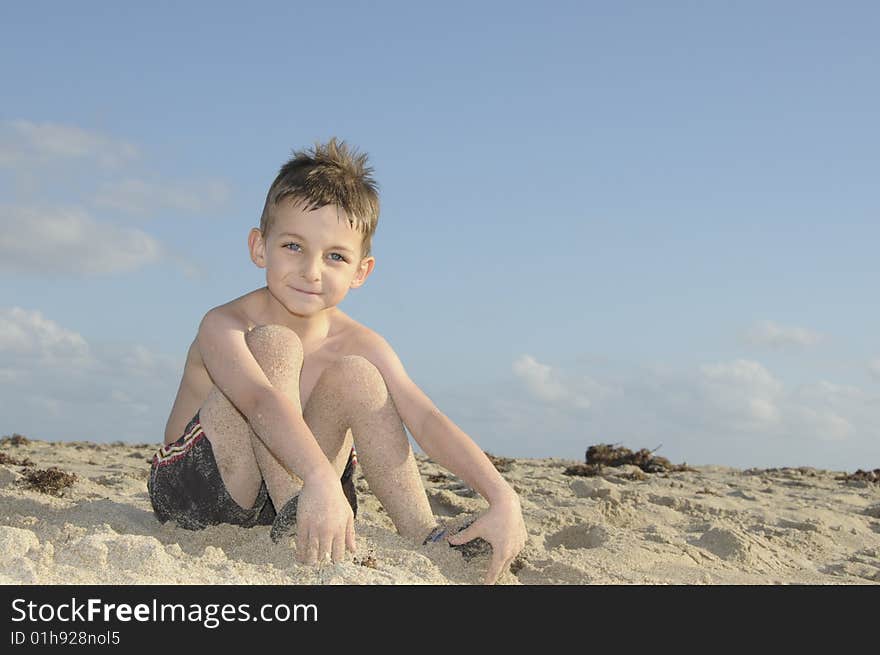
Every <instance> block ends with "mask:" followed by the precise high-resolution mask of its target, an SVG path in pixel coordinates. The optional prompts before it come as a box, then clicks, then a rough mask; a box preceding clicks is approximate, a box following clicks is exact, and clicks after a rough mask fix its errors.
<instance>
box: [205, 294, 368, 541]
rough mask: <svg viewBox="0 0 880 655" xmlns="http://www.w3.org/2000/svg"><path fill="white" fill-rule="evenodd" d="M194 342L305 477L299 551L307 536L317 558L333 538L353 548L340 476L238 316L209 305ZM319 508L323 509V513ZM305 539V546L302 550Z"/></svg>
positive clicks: (265, 438) (274, 448)
mask: <svg viewBox="0 0 880 655" xmlns="http://www.w3.org/2000/svg"><path fill="white" fill-rule="evenodd" d="M198 342H199V350H200V352H201V355H202V360H203V361H204V362H205V368H207V370H208V373H209V375H210V376H211V379H212V380H213V381H214V384H215V385H216V386H217V388H218V389H220V391H222V392H223V394H224V395H225V396H226V397H227V398H228V399H229V400H230V402H232V404H233V405H234V406H235V407H236V408H237V409H238V410H239V411H240V412H241V413H242V414H243V415H244V417H245V418H246V419H247V420H248V422H249V423H250V426H251V428H252V429H253V430H254V432H255V433H256V435H257V436H258V437H259V438H260V440H261V441H262V442H263V443H264V444H265V445H266V447H267V448H268V449H269V451H270V452H271V453H272V454H273V455H274V456H275V458H276V459H277V460H278V461H279V462H280V463H281V464H282V466H284V467H285V468H286V469H288V470H289V471H291V472H293V473H295V474H296V475H298V476H299V477H300V478H301V479H302V481H303V491H302V493H301V494H300V496H301V498H300V509H299V511H298V517H299V519H305V520H299V519H298V521H297V539H298V541H297V543H298V547H297V555H298V556H301V555H302V556H304V555H305V553H306V550H307V549H308V548H309V543H308V541H307V539H309V538H311V539H312V540H313V541H317V542H318V545H317V548H318V552H317V556H318V557H319V558H323V555H324V553H325V552H330V550H331V548H332V543H333V541H334V540H335V539H337V538H341V539H342V540H343V542H346V541H347V542H348V545H349V547H350V548H351V549H352V550H353V549H354V542H353V522H352V526H351V527H352V534H351V535H348V531H349V527H350V526H348V525H347V521H346V518H347V517H346V516H345V513H346V510H347V512H348V514H349V515H350V514H351V508H350V507H349V506H348V502H347V501H346V500H345V497H344V496H343V495H342V492H341V487H340V486H339V478H338V477H337V475H336V472H335V471H334V470H333V466H332V464H330V462H329V460H328V459H327V457H326V456H325V455H324V453H323V451H322V450H321V447H320V446H319V445H318V442H317V440H316V439H315V437H314V435H313V434H312V432H311V430H309V427H308V425H306V422H305V420H304V419H303V416H302V413H301V412H300V411H299V408H298V407H297V406H296V405H295V403H294V402H293V401H292V400H291V399H290V398H288V397H287V395H285V394H284V393H283V392H281V391H279V390H278V389H275V388H274V387H273V386H272V384H271V383H270V382H269V379H268V378H267V377H266V374H265V373H264V372H263V369H262V368H261V367H260V365H259V363H258V362H257V360H256V359H254V356H253V353H251V350H250V348H249V347H248V345H247V342H246V341H245V332H244V330H243V329H242V327H241V323H240V321H239V320H238V319H237V318H236V317H234V316H230V315H229V314H228V313H227V311H225V310H224V309H222V308H215V309H212V310H211V311H209V312H208V313H207V314H206V315H205V317H204V319H202V322H201V324H200V325H199V333H198ZM337 496H338V498H337ZM304 498H308V499H309V500H310V501H311V502H312V503H313V504H315V505H320V506H321V512H314V513H312V512H309V511H308V509H309V508H308V507H306V508H303V507H302V504H303V500H304ZM307 504H308V502H307ZM325 506H328V507H329V510H328V509H327V507H325ZM279 509H280V508H279ZM303 509H305V510H306V511H305V512H303ZM313 509H314V508H313ZM322 512H323V513H325V514H326V515H325V516H323V517H322V516H320V514H321V513H322ZM303 513H304V514H306V517H303V516H302V514H303ZM314 514H317V515H318V517H317V518H316V519H315V520H314V521H309V520H308V518H307V517H308V516H311V515H314ZM347 536H348V538H346V537H347ZM303 542H305V543H304V546H305V547H304V548H303V549H302V550H300V548H299V545H300V544H303Z"/></svg>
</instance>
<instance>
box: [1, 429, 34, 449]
mask: <svg viewBox="0 0 880 655" xmlns="http://www.w3.org/2000/svg"><path fill="white" fill-rule="evenodd" d="M30 442H31V440H30V439H28V438H27V437H26V436H24V435H23V434H18V432H13V433H12V436H11V437H10V436H5V437H3V438H2V439H0V446H6V445H10V446H27V445H28V444H29V443H30Z"/></svg>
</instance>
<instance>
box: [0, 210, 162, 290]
mask: <svg viewBox="0 0 880 655" xmlns="http://www.w3.org/2000/svg"><path fill="white" fill-rule="evenodd" d="M162 252H163V249H162V246H161V245H160V244H159V242H158V241H156V239H154V238H153V237H151V236H150V235H148V234H146V233H145V232H143V231H141V230H138V229H136V228H131V227H120V226H116V225H113V224H111V223H106V222H100V221H97V220H95V219H94V218H92V217H91V216H89V215H88V214H87V213H85V212H83V211H81V210H78V209H60V208H55V209H48V208H47V209H35V208H30V207H3V206H0V268H3V269H6V270H12V271H23V272H34V273H74V274H110V273H122V272H127V271H132V270H135V269H138V268H140V267H142V266H144V265H146V264H150V263H152V262H155V261H157V260H159V259H160V257H161V256H162Z"/></svg>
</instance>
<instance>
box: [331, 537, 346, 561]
mask: <svg viewBox="0 0 880 655" xmlns="http://www.w3.org/2000/svg"><path fill="white" fill-rule="evenodd" d="M344 555H345V535H337V536H336V537H334V538H333V554H332V559H333V562H334V563H335V564H339V562H341V561H342V558H343V556H344Z"/></svg>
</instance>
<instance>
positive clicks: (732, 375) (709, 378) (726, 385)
mask: <svg viewBox="0 0 880 655" xmlns="http://www.w3.org/2000/svg"><path fill="white" fill-rule="evenodd" d="M700 372H701V374H702V381H701V382H702V384H701V390H702V392H703V399H704V401H705V402H706V403H707V404H708V405H710V406H711V407H712V408H713V409H714V410H715V411H716V412H718V413H719V414H721V415H723V416H724V417H726V418H728V419H733V420H734V421H739V420H742V421H745V422H750V421H757V422H759V423H764V422H774V421H778V420H779V408H778V407H777V402H778V399H779V396H780V394H781V392H782V384H781V383H780V382H779V381H778V380H776V379H775V378H774V377H773V376H772V375H771V374H770V372H769V371H768V370H767V369H766V368H764V367H763V366H762V365H761V364H759V363H758V362H752V361H747V360H743V359H740V360H736V361H734V362H727V363H721V364H709V365H706V366H702V367H700Z"/></svg>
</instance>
